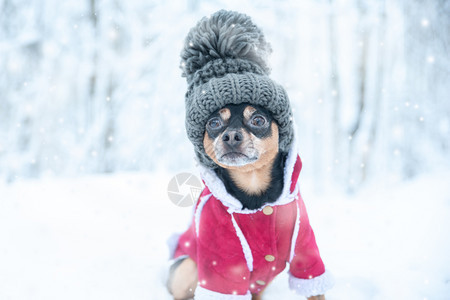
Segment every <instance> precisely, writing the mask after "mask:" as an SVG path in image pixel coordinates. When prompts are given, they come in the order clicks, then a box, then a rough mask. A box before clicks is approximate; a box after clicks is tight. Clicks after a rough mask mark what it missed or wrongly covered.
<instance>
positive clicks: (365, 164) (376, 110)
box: [361, 0, 386, 181]
mask: <svg viewBox="0 0 450 300" xmlns="http://www.w3.org/2000/svg"><path fill="white" fill-rule="evenodd" d="M385 5H386V2H385V0H382V1H381V3H380V8H379V20H380V26H379V28H378V61H377V69H376V82H375V95H374V97H373V111H372V123H371V125H370V129H369V137H368V140H367V150H366V151H365V152H364V153H363V158H362V166H361V169H362V174H361V180H362V181H365V180H366V178H367V172H368V168H370V166H371V164H370V161H371V158H372V156H373V152H374V149H373V148H374V145H375V143H376V140H377V134H378V128H379V123H380V121H379V120H380V111H381V104H382V101H383V93H382V89H383V79H384V65H385V59H384V56H385V46H384V44H385V38H386V7H385Z"/></svg>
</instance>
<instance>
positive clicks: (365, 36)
mask: <svg viewBox="0 0 450 300" xmlns="http://www.w3.org/2000/svg"><path fill="white" fill-rule="evenodd" d="M358 8H359V12H360V16H359V18H360V26H361V27H362V29H361V30H360V35H361V39H360V41H361V43H362V44H361V54H360V61H359V66H358V75H359V77H358V78H359V84H358V104H357V105H358V110H357V115H356V120H355V122H354V124H353V126H351V128H350V130H349V147H348V162H347V163H348V169H347V170H348V177H347V178H348V191H349V192H352V191H353V185H354V183H355V182H356V178H354V175H353V167H354V161H355V158H354V157H353V156H354V151H353V150H354V145H355V141H356V140H357V136H358V133H359V130H360V128H361V123H362V120H363V117H364V113H365V106H366V85H367V82H366V73H367V51H368V43H369V32H368V30H367V28H366V26H365V25H364V22H365V21H364V18H365V15H366V8H365V7H364V4H363V3H361V2H359V5H358Z"/></svg>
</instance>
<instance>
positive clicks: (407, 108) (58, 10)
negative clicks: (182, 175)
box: [0, 0, 450, 191]
mask: <svg viewBox="0 0 450 300" xmlns="http://www.w3.org/2000/svg"><path fill="white" fill-rule="evenodd" d="M0 8H1V10H0V57H1V58H0V70H1V72H0V180H2V181H6V182H13V181H15V180H16V179H18V178H37V177H41V176H78V175H84V174H97V173H113V172H118V171H146V172H149V171H150V172H158V171H161V170H162V171H167V172H176V171H178V170H183V169H193V170H195V168H194V162H193V159H192V158H193V157H194V154H193V151H192V146H191V144H190V142H189V141H188V139H187V137H186V134H185V130H184V93H185V92H186V83H185V81H184V78H182V77H181V70H180V69H179V63H180V58H179V53H180V50H181V47H182V43H183V39H184V37H185V36H186V34H187V32H188V30H189V28H190V27H192V26H193V25H194V24H195V23H196V22H197V21H198V20H199V19H200V18H201V17H203V16H205V15H208V14H211V13H213V12H214V11H216V10H218V9H220V8H225V9H234V10H239V11H241V12H244V13H247V14H248V15H250V16H251V17H252V18H253V20H254V21H255V22H256V24H258V25H259V26H260V27H262V29H263V31H264V32H265V34H266V38H267V39H268V40H269V41H270V42H271V44H272V47H273V55H272V57H271V61H270V62H271V67H272V76H273V78H274V79H275V80H276V81H278V82H279V83H281V84H282V85H283V86H285V88H286V89H287V91H288V94H289V96H290V100H291V102H292V106H293V107H294V110H295V120H296V123H297V129H298V130H297V134H298V140H299V143H300V149H301V155H302V158H303V161H304V166H305V169H306V170H308V169H309V170H310V171H309V174H310V175H311V176H312V178H313V180H314V181H315V182H320V186H321V187H323V186H324V184H337V185H339V186H342V187H343V188H344V189H346V190H349V191H351V190H354V189H356V188H358V187H359V186H361V185H362V184H364V183H366V182H370V181H373V180H377V182H379V180H383V181H389V182H392V181H394V182H395V181H398V180H403V179H407V178H412V177H414V176H416V175H418V174H421V173H423V172H432V171H434V170H435V169H442V168H446V169H448V168H449V166H450V155H449V143H450V101H449V99H450V55H449V53H450V35H449V29H450V17H449V15H450V2H449V1H445V0H428V1H418V0H417V1H416V0H413V1H402V0H394V1H385V0H378V1H359V0H347V1H344V0H329V1H320V0H310V1H307V0H305V1H297V0H284V1H264V0H262V1H234V0H233V1H228V0H227V1H218V0H216V1H200V0H189V1H149V0H147V1H139V0H135V1H101V0H85V1H57V0H41V1H21V0H2V1H1V2H0Z"/></svg>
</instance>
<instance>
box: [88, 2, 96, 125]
mask: <svg viewBox="0 0 450 300" xmlns="http://www.w3.org/2000/svg"><path fill="white" fill-rule="evenodd" d="M88 1H89V8H90V19H91V23H92V28H93V32H94V45H95V47H94V53H93V54H92V73H91V75H90V77H89V97H88V99H87V103H86V120H85V122H86V124H85V126H86V128H89V127H90V125H91V124H92V122H93V118H94V113H93V110H94V102H95V95H96V92H97V69H98V47H97V44H98V42H97V40H98V31H99V29H98V15H97V10H96V7H97V3H96V0H88Z"/></svg>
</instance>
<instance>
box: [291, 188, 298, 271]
mask: <svg viewBox="0 0 450 300" xmlns="http://www.w3.org/2000/svg"><path fill="white" fill-rule="evenodd" d="M295 199H298V197H296V198H295ZM296 206H297V217H296V218H295V225H294V233H293V234H292V240H291V253H290V255H289V262H291V261H292V259H293V258H294V255H295V244H297V237H298V232H299V230H300V222H301V221H300V208H299V206H298V203H296Z"/></svg>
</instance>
